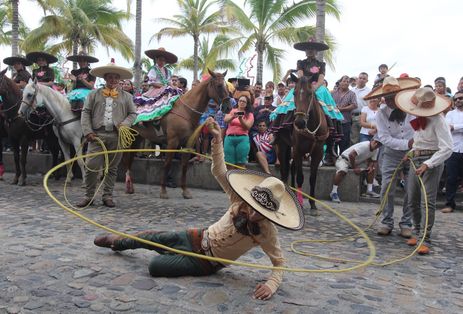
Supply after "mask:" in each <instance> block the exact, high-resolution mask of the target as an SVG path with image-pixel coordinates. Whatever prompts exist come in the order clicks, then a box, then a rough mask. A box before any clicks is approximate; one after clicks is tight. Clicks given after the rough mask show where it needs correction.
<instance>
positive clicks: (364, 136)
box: [359, 133, 373, 142]
mask: <svg viewBox="0 0 463 314" xmlns="http://www.w3.org/2000/svg"><path fill="white" fill-rule="evenodd" d="M372 138H373V135H368V134H362V133H360V137H359V141H360V142H369V141H371V139H372Z"/></svg>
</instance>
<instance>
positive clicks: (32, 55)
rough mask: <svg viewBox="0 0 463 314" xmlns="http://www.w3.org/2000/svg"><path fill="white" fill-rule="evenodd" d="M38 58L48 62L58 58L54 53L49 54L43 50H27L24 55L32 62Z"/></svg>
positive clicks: (35, 61)
mask: <svg viewBox="0 0 463 314" xmlns="http://www.w3.org/2000/svg"><path fill="white" fill-rule="evenodd" d="M38 58H44V59H45V60H47V63H48V64H51V63H55V62H57V61H58V58H57V57H55V56H54V55H51V54H49V53H46V52H43V51H34V52H29V53H28V54H27V55H26V59H27V60H29V61H30V62H32V63H37V59H38Z"/></svg>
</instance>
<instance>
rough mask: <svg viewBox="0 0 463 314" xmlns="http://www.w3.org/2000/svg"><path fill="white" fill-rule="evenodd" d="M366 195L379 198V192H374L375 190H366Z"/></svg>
mask: <svg viewBox="0 0 463 314" xmlns="http://www.w3.org/2000/svg"><path fill="white" fill-rule="evenodd" d="M366 194H367V196H369V197H373V198H379V194H378V193H376V192H375V191H367V193H366Z"/></svg>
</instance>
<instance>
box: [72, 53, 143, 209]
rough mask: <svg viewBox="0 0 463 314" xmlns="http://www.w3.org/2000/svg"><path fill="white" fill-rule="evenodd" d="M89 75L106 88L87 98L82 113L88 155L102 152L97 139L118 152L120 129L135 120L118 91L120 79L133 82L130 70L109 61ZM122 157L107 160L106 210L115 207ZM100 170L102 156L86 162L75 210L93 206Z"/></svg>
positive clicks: (131, 105)
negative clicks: (82, 191) (82, 195)
mask: <svg viewBox="0 0 463 314" xmlns="http://www.w3.org/2000/svg"><path fill="white" fill-rule="evenodd" d="M90 74H91V75H93V76H97V77H101V78H104V80H105V81H106V85H105V87H103V88H99V89H97V90H94V91H93V92H91V93H90V94H89V95H88V97H87V100H86V102H85V105H84V108H83V111H82V120H81V122H82V131H83V134H84V136H85V138H86V139H87V141H88V142H89V145H88V150H87V153H88V154H90V153H95V152H100V151H102V149H103V148H102V147H101V143H98V142H96V140H97V138H98V139H100V140H101V142H102V143H103V144H104V145H105V147H106V149H107V150H115V149H117V148H118V138H119V137H118V131H119V128H120V127H121V126H127V127H130V126H131V125H132V124H133V122H134V121H135V118H136V117H137V114H136V108H135V105H134V103H133V98H132V95H131V94H129V93H127V92H124V91H123V90H121V89H118V88H117V87H118V84H119V81H120V80H121V79H122V80H125V79H131V78H132V72H131V71H130V70H129V69H126V68H123V67H120V66H116V65H115V64H114V60H113V59H111V63H110V64H108V65H106V66H102V67H98V68H95V69H93V70H91V71H90ZM121 157H122V155H121V154H120V153H118V154H115V155H111V156H109V160H110V164H109V169H108V173H107V174H105V177H104V182H103V205H105V206H107V207H115V206H116V204H115V203H114V201H113V189H114V184H115V182H116V176H117V167H118V165H119V162H120V161H121ZM102 166H103V156H102V155H100V156H95V157H90V158H88V159H87V171H86V172H85V184H86V192H85V198H84V199H83V200H82V201H81V202H80V203H78V204H77V207H86V206H88V205H91V203H92V202H93V198H94V194H95V189H96V185H97V177H98V173H99V171H98V169H101V168H102Z"/></svg>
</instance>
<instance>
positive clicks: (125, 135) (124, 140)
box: [43, 126, 428, 273]
mask: <svg viewBox="0 0 463 314" xmlns="http://www.w3.org/2000/svg"><path fill="white" fill-rule="evenodd" d="M201 127H202V126H201ZM198 128H199V127H198ZM136 135H137V131H135V130H133V129H130V128H127V127H122V128H120V129H119V144H118V146H119V147H123V149H116V150H111V151H107V150H106V147H105V146H104V144H103V142H101V140H99V139H98V140H99V143H100V145H101V146H102V151H100V152H95V153H90V154H86V155H82V156H76V157H74V158H72V159H69V160H67V161H65V162H63V163H61V164H59V165H57V166H55V167H53V168H52V169H51V170H50V171H48V172H47V173H46V175H45V177H44V180H43V185H44V188H45V191H46V193H47V194H48V195H49V196H50V198H51V199H52V200H53V201H55V202H56V203H57V204H58V205H59V206H60V207H61V208H63V209H64V210H66V211H67V212H69V213H71V214H73V215H74V216H76V217H78V218H80V219H82V220H84V221H86V222H88V223H90V224H92V225H94V226H96V227H98V228H101V229H103V230H105V231H107V232H111V233H114V234H116V235H119V236H121V237H124V238H129V239H132V240H136V241H139V242H142V243H145V244H148V245H151V246H154V247H157V248H160V249H164V250H167V251H170V252H172V253H176V254H183V255H186V256H191V257H196V258H201V259H205V260H208V261H214V262H219V263H223V264H231V265H237V266H244V267H251V268H257V269H267V270H281V271H288V272H301V273H321V272H326V273H341V272H348V271H352V270H355V269H359V268H362V267H366V266H369V265H374V266H385V265H390V264H393V263H398V262H401V261H404V260H406V259H408V258H410V257H412V256H413V255H414V254H415V253H416V251H417V250H418V248H419V247H420V245H421V244H422V243H423V242H424V239H425V237H426V232H427V226H428V203H427V198H426V188H425V186H424V184H423V182H422V180H421V178H420V177H418V179H419V182H420V185H421V188H422V191H423V193H424V197H425V205H426V207H425V208H426V220H425V226H424V234H423V236H422V238H421V239H420V241H419V243H418V244H417V246H416V248H415V250H413V252H411V253H410V254H408V255H407V256H405V257H403V258H398V259H394V260H390V261H386V262H382V263H378V262H374V259H375V257H376V248H375V246H374V244H373V242H372V241H371V240H370V238H369V237H368V235H367V234H366V233H365V230H368V229H369V228H371V226H372V225H373V224H374V223H375V222H376V220H377V218H378V217H379V215H380V213H381V212H382V209H383V208H384V206H385V204H386V201H387V194H388V192H389V190H390V187H391V184H392V182H393V181H394V180H393V179H394V177H395V175H396V173H397V171H398V169H399V168H400V166H401V163H400V164H399V165H398V166H397V168H396V169H395V171H394V174H393V177H392V179H391V182H390V183H389V185H388V187H387V190H386V197H384V198H383V200H382V202H381V205H380V209H379V210H378V211H377V213H376V219H375V221H374V222H373V223H372V224H370V225H369V226H368V227H367V228H365V229H361V228H360V227H358V226H357V225H356V224H354V223H353V222H352V221H351V220H350V219H348V218H347V217H346V216H344V215H343V214H341V213H339V212H338V211H336V210H335V209H334V208H332V207H331V206H329V205H327V204H325V203H324V202H322V201H319V200H317V199H315V198H312V197H311V196H309V195H307V194H306V193H304V192H301V194H302V195H303V196H304V197H306V198H308V199H311V200H314V201H315V202H317V203H319V204H320V205H321V206H323V207H324V208H326V209H327V210H328V211H329V212H331V213H333V214H334V215H336V216H337V217H339V218H340V219H341V220H342V221H344V222H346V223H347V224H348V225H349V226H351V227H352V228H353V229H354V230H355V231H356V233H355V234H353V235H350V236H347V237H342V238H339V239H332V240H330V239H326V240H297V241H294V242H292V243H291V248H292V250H293V252H295V253H297V254H300V255H305V256H312V257H316V258H321V259H329V260H334V261H341V262H346V263H354V264H356V265H354V266H351V267H346V268H341V269H305V268H291V267H275V266H266V265H260V264H254V263H244V262H238V261H233V260H228V259H223V258H218V257H211V256H207V255H202V254H197V253H193V252H189V251H183V250H178V249H175V248H171V247H168V246H165V245H162V244H160V243H156V242H152V241H148V240H145V239H141V238H138V237H136V236H133V235H130V234H126V233H123V232H120V231H117V230H115V229H112V228H109V227H107V226H104V225H101V224H99V223H97V222H96V221H94V220H92V219H90V218H88V217H86V216H84V215H82V214H80V213H78V212H77V211H76V209H75V208H71V207H72V206H71V207H68V206H66V205H64V204H63V203H62V202H61V201H60V200H58V199H57V198H56V197H55V196H54V195H53V194H52V193H51V191H50V189H49V187H48V179H49V177H50V176H51V175H52V174H53V173H54V172H55V171H57V170H58V169H60V168H61V167H62V166H65V165H68V164H73V163H74V162H75V161H76V160H78V159H81V158H88V157H96V156H99V155H105V159H104V160H105V166H104V172H105V174H106V173H107V169H108V168H109V164H110V163H109V158H108V155H109V154H117V153H122V152H131V153H135V152H163V153H175V152H177V153H188V154H196V155H199V156H204V157H207V158H209V159H211V157H210V156H205V155H202V154H199V153H196V152H194V151H192V150H191V149H127V147H130V146H131V144H132V142H133V140H134V139H135V136H136ZM411 163H412V165H413V168H414V169H415V170H416V168H415V165H414V164H413V162H411ZM227 164H228V165H231V164H229V163H227ZM102 182H103V181H102ZM100 186H101V184H100ZM291 189H293V190H294V191H296V189H295V188H291ZM64 194H65V199H66V201H67V198H66V193H64ZM95 194H96V193H95ZM94 197H95V196H94ZM94 197H93V198H94ZM92 200H93V199H92ZM356 235H360V236H361V237H362V238H364V239H365V242H366V244H367V247H368V250H369V255H368V258H367V259H365V260H363V261H362V260H348V259H342V258H335V257H327V256H321V255H315V254H310V253H307V252H303V251H300V250H297V249H295V245H296V244H299V243H304V242H311V243H314V242H319V243H333V242H337V241H341V240H343V239H344V240H345V239H353V238H355V236H356Z"/></svg>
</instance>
